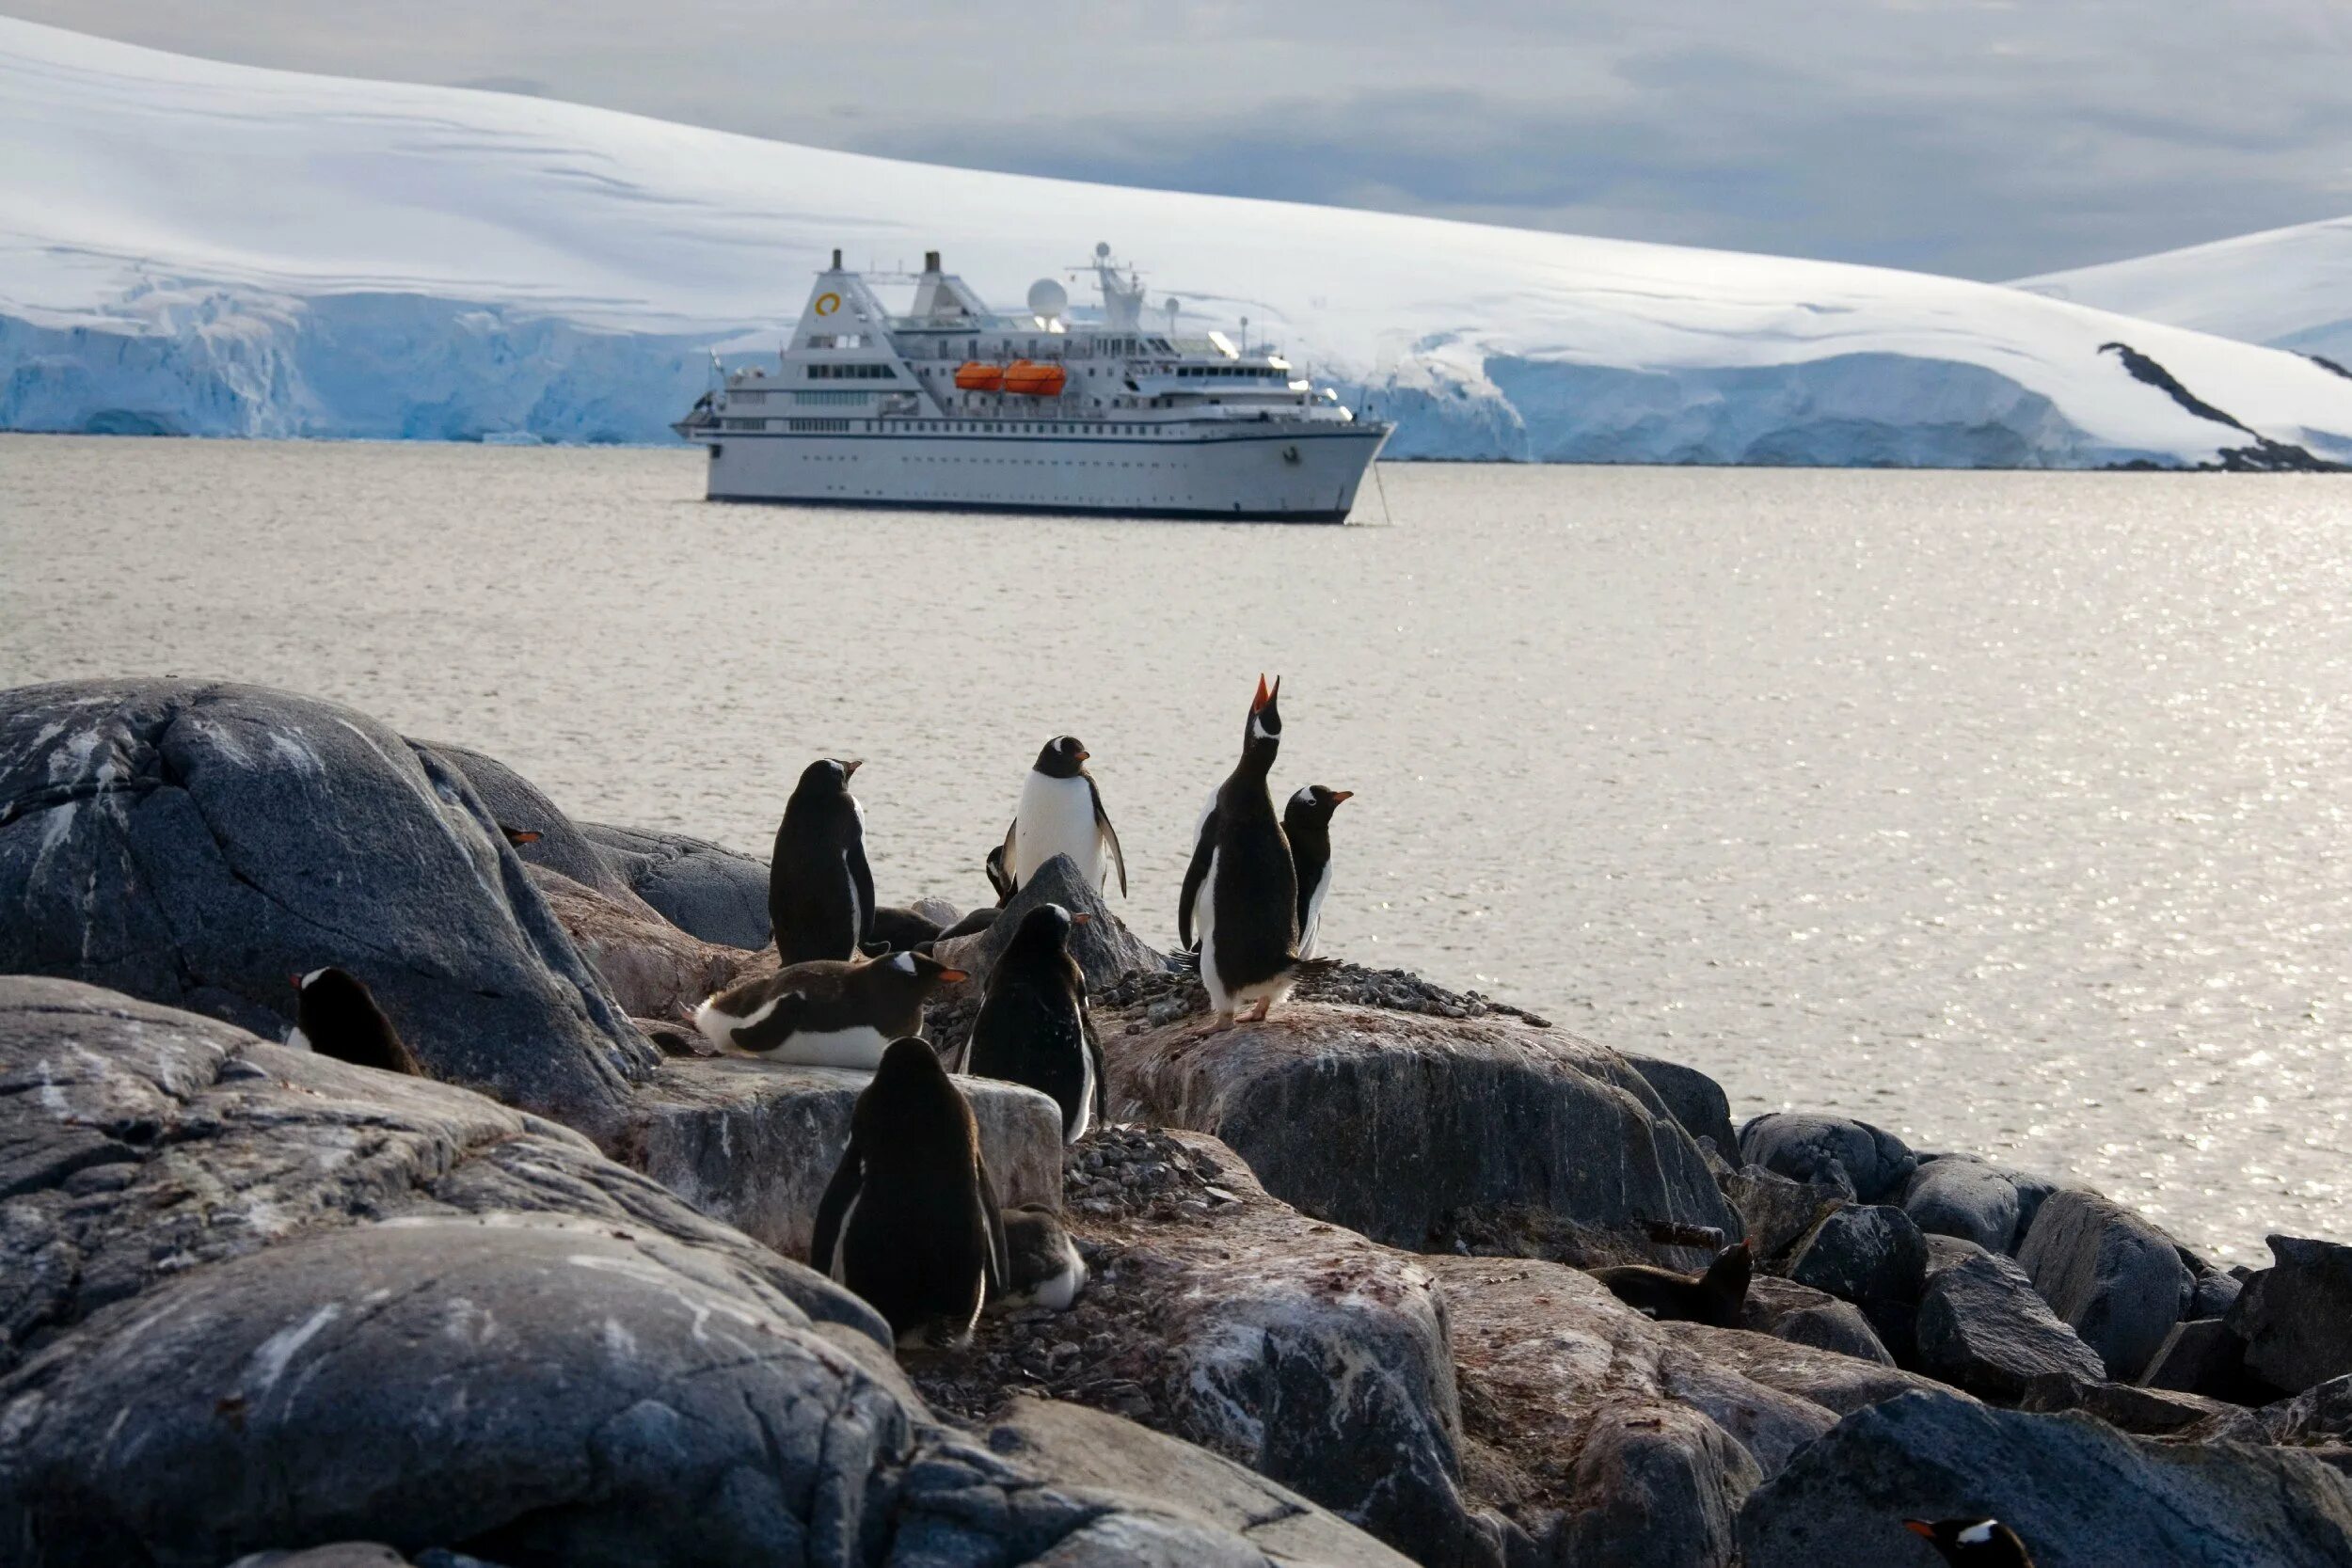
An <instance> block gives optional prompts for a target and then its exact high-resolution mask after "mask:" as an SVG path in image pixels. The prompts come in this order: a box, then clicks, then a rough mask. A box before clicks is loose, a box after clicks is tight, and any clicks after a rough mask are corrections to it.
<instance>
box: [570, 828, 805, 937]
mask: <svg viewBox="0 0 2352 1568" xmlns="http://www.w3.org/2000/svg"><path fill="white" fill-rule="evenodd" d="M777 810H778V812H779V813H781V812H782V810H783V807H782V806H781V805H779V806H778V807H777ZM580 836H581V837H583V838H585V839H586V840H587V841H588V842H589V843H590V844H591V845H593V846H594V847H596V851H597V853H598V854H600V855H602V856H603V857H604V862H605V863H606V864H607V865H609V866H611V867H612V870H613V872H614V873H615V874H616V875H618V876H619V877H620V879H622V880H623V881H624V882H627V883H628V887H629V889H630V891H631V892H633V893H635V894H636V895H637V896H639V897H640V898H643V899H644V901H645V902H646V903H648V904H650V905H652V906H653V907H654V908H655V909H657V910H659V911H661V914H662V916H663V918H665V919H667V920H668V921H669V922H670V924H672V925H673V926H675V927H679V928H680V929H681V930H686V931H691V932H692V933H693V934H694V935H696V936H698V937H700V938H702V939H703V941H705V942H718V943H720V944H721V945H722V946H726V947H742V948H748V949H750V950H752V951H754V952H756V951H758V950H759V949H760V948H762V947H765V946H767V945H768V944H769V943H770V942H772V941H773V940H774V933H773V932H771V931H770V930H769V928H768V863H767V862H766V861H764V860H758V859H755V858H754V857H753V856H750V855H743V854H738V853H737V852H736V851H735V850H733V849H726V848H722V847H720V846H718V845H716V844H712V843H709V842H708V841H707V840H704V839H699V838H689V837H687V836H686V835H685V834H683V833H663V832H645V831H644V830H642V829H637V828H615V827H610V826H608V825H606V824H604V823H601V822H582V823H581V824H580ZM574 880H579V879H577V878H575V879H574Z"/></svg>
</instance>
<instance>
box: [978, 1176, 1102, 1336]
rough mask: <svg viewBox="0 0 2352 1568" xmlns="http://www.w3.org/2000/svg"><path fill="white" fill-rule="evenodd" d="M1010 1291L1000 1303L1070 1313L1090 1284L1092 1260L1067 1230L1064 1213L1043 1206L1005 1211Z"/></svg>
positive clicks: (1007, 1281)
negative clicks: (1088, 1282) (1085, 1255)
mask: <svg viewBox="0 0 2352 1568" xmlns="http://www.w3.org/2000/svg"><path fill="white" fill-rule="evenodd" d="M1005 1272H1006V1275H1007V1277H1006V1282H1005V1294H1004V1295H1003V1296H1002V1297H1000V1298H999V1299H998V1300H997V1301H996V1302H995V1303H994V1305H996V1306H999V1307H1048V1308H1050V1309H1052V1310H1053V1311H1056V1312H1066V1311H1068V1310H1069V1309H1070V1306H1071V1304H1072V1303H1073V1302H1074V1301H1076V1300H1077V1299H1078V1293H1079V1292H1080V1291H1084V1290H1085V1289H1086V1286H1087V1262H1086V1259H1084V1258H1082V1257H1080V1256H1079V1255H1078V1244H1077V1243H1075V1242H1073V1241H1072V1240H1071V1239H1070V1232H1069V1231H1068V1230H1067V1229H1065V1228H1063V1226H1062V1223H1061V1216H1060V1215H1058V1214H1057V1213H1055V1212H1053V1211H1052V1210H1051V1209H1048V1208H1046V1207H1045V1206H1044V1205H1042V1204H1038V1203H1025V1204H1022V1205H1021V1206H1020V1207H1019V1208H1016V1209H1008V1210H1006V1211H1005Z"/></svg>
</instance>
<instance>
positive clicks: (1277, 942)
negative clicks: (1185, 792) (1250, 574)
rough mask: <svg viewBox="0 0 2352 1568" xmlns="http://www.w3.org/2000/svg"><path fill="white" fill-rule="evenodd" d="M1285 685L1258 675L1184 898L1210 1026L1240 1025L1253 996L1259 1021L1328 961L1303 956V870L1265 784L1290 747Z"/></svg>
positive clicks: (1197, 847)
mask: <svg viewBox="0 0 2352 1568" xmlns="http://www.w3.org/2000/svg"><path fill="white" fill-rule="evenodd" d="M1281 693H1282V683H1281V682H1280V681H1279V679H1278V680H1277V681H1276V682H1275V683H1274V686H1273V688H1272V689H1268V688H1267V686H1266V683H1265V677H1264V676H1263V675H1260V676H1259V677H1258V694H1257V697H1256V698H1255V699H1254V700H1253V701H1252V702H1251V703H1250V705H1249V722H1248V727H1247V728H1246V729H1245V730H1244V731H1243V732H1242V747H1241V761H1240V762H1238V763H1236V764H1234V766H1233V770H1232V773H1230V774H1228V775H1227V776H1226V779H1225V782H1224V783H1223V784H1219V785H1218V786H1217V791H1216V803H1215V805H1214V806H1213V807H1212V808H1211V813H1210V819H1209V820H1208V821H1207V822H1206V823H1205V825H1204V827H1203V830H1202V832H1201V834H1200V842H1199V843H1197V844H1196V845H1194V847H1193V852H1192V865H1191V867H1190V868H1189V869H1188V870H1186V871H1185V873H1184V891H1183V892H1182V893H1181V894H1179V895H1178V897H1177V909H1178V911H1180V915H1181V911H1185V910H1187V909H1189V910H1190V911H1193V912H1194V913H1195V914H1196V915H1197V916H1198V917H1199V922H1200V983H1201V985H1202V986H1204V987H1205V988H1207V990H1208V993H1209V1005H1210V1006H1211V1008H1212V1009H1213V1010H1214V1011H1215V1013H1216V1018H1215V1019H1214V1020H1213V1021H1212V1022H1211V1023H1210V1028H1211V1029H1212V1030H1216V1029H1230V1028H1232V1024H1233V1016H1234V1014H1235V1012H1237V1011H1238V1010H1239V1009H1240V1007H1241V1006H1242V1005H1243V1004H1245V1003H1251V1004H1255V1007H1256V1010H1255V1011H1254V1012H1252V1013H1251V1014H1250V1019H1251V1022H1257V1021H1258V1020H1261V1019H1263V1018H1264V1017H1265V1016H1266V1011H1267V1009H1268V1008H1270V1007H1272V1006H1274V1004H1275V1003H1277V1002H1279V1001H1280V1000H1281V999H1282V998H1283V997H1285V996H1287V995H1289V994H1290V990H1291V987H1293V986H1294V985H1295V984H1297V982H1298V980H1299V977H1300V976H1301V974H1305V973H1306V972H1307V971H1308V970H1309V969H1311V968H1327V967H1329V966H1328V963H1327V960H1323V959H1302V958H1299V956H1298V873H1297V870H1296V868H1295V866H1294V865H1293V864H1292V863H1291V847H1290V841H1289V840H1288V839H1286V838H1284V837H1283V836H1282V824H1281V822H1280V820H1279V818H1277V817H1276V816H1275V815H1274V798H1273V797H1272V796H1271V795H1270V794H1268V793H1267V791H1266V774H1267V773H1268V772H1269V771H1271V770H1272V768H1273V767H1274V757H1275V753H1276V752H1279V750H1280V749H1281V745H1282V716H1281V710H1280V709H1279V706H1278V705H1277V704H1278V701H1279V698H1280V696H1281Z"/></svg>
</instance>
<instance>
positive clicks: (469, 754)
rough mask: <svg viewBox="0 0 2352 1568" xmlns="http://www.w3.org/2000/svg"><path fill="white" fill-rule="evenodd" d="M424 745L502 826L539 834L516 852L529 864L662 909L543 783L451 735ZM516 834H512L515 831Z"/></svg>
mask: <svg viewBox="0 0 2352 1568" xmlns="http://www.w3.org/2000/svg"><path fill="white" fill-rule="evenodd" d="M410 744H411V745H413V746H416V747H418V748H419V749H421V750H424V751H430V752H434V753H436V754H437V755H438V756H440V757H441V758H442V759H443V760H445V761H446V762H448V763H449V764H450V766H451V767H452V768H455V769H456V770H457V771H458V772H460V773H463V774H464V775H465V776H466V782H467V783H468V784H471V785H473V790H474V793H475V794H476V795H479V796H480V797H482V803H483V804H484V805H485V806H487V807H489V808H490V815H491V816H492V817H494V818H496V819H497V821H498V824H499V826H500V827H501V828H502V829H510V830H513V831H514V832H520V833H536V834H537V835H538V836H537V837H536V838H534V839H532V841H531V842H530V843H527V844H517V845H516V846H515V853H516V854H517V855H519V856H520V857H521V858H522V860H523V863H525V864H527V865H540V866H545V867H547V868H548V870H549V871H552V872H555V873H556V874H557V875H559V876H562V877H564V878H567V879H570V880H572V881H575V882H578V883H579V884H580V886H582V887H585V888H589V889H592V890H594V891H595V892H596V893H599V894H602V895H604V896H605V897H607V898H609V899H611V900H612V902H614V903H615V904H618V905H620V906H621V907H622V908H623V909H625V910H627V911H628V912H629V913H631V914H634V915H637V916H640V917H648V916H656V915H657V914H658V911H656V910H655V909H654V907H653V906H652V905H650V904H648V903H646V902H645V901H644V899H642V898H640V897H639V896H638V895H637V893H636V891H635V890H634V889H633V888H631V887H630V886H629V882H628V878H627V877H625V876H623V875H622V874H621V872H620V870H619V868H618V867H616V866H615V865H614V864H613V863H612V860H611V859H610V858H609V857H608V856H607V855H606V854H605V853H604V851H603V850H602V849H600V848H599V847H597V846H596V843H595V842H594V841H593V840H591V839H590V838H589V837H588V835H587V834H586V833H584V832H581V831H580V825H579V824H578V823H576V822H574V821H573V820H572V819H571V818H570V817H569V816H565V815H564V811H563V808H562V807H560V806H558V805H557V804H556V803H555V802H554V801H553V800H548V798H547V796H546V795H545V794H544V793H542V792H541V790H540V789H539V786H538V785H536V784H532V782H531V781H530V780H529V779H526V778H524V777H523V776H522V775H521V774H520V773H517V772H516V771H515V770H514V769H513V768H509V767H507V766H506V764H504V763H502V762H501V761H499V760H498V758H496V757H493V756H485V754H483V753H482V752H477V751H475V750H473V749H472V748H471V747H469V746H456V745H453V744H451V743H450V742H448V741H446V740H419V741H411V742H410ZM510 836H511V835H510Z"/></svg>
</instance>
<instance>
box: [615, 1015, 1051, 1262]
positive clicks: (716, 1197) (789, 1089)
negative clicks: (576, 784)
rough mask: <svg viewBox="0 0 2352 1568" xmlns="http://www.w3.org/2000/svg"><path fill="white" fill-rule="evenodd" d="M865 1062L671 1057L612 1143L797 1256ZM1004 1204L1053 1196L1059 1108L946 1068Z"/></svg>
mask: <svg viewBox="0 0 2352 1568" xmlns="http://www.w3.org/2000/svg"><path fill="white" fill-rule="evenodd" d="M873 1076H874V1075H873V1074H872V1073H870V1072H861V1071H858V1070H856V1069H850V1068H824V1067H796V1066H790V1065H787V1064H784V1063H778V1062H766V1061H760V1060H757V1059H755V1058H753V1057H747V1056H718V1057H713V1058H709V1059H707V1060H672V1061H669V1062H665V1063H663V1064H662V1067H661V1070H660V1072H658V1073H656V1074H655V1075H654V1077H653V1079H652V1081H651V1082H650V1083H648V1084H646V1085H645V1086H644V1088H643V1089H642V1090H640V1091H639V1094H638V1097H637V1099H636V1101H635V1102H634V1105H633V1107H632V1110H633V1113H634V1115H635V1117H636V1119H635V1121H634V1123H633V1124H632V1125H631V1127H630V1129H629V1131H628V1134H627V1135H626V1136H625V1137H624V1138H623V1139H622V1140H621V1143H620V1146H619V1149H618V1152H619V1154H620V1157H621V1158H622V1159H624V1160H626V1161H627V1162H628V1164H632V1165H634V1166H636V1167H637V1168H638V1169H640V1170H642V1171H644V1173H645V1174H646V1175H648V1176H650V1177H652V1178H653V1179H654V1180H656V1181H659V1182H660V1183H661V1185H663V1186H664V1187H667V1188H668V1189H669V1190H670V1191H671V1192H673V1193H675V1194H676V1195H677V1196H679V1197H681V1198H684V1199H685V1200H686V1201H687V1202H688V1203H690V1204H691V1205H693V1207H694V1208H695V1209H696V1210H698V1211H699V1212H703V1213H706V1214H708V1215H709V1216H711V1217H712V1218H713V1219H716V1220H719V1221H721V1222H723V1223H724V1224H726V1225H731V1226H733V1227H736V1228H737V1229H738V1230H740V1231H742V1232H744V1233H745V1234H746V1235H748V1236H750V1237H752V1238H753V1239H754V1240H755V1241H759V1242H764V1243H767V1244H768V1245H770V1246H771V1247H774V1248H775V1249H776V1250H777V1251H778V1252H782V1253H786V1254H788V1255H790V1256H793V1257H803V1256H805V1255H806V1254H807V1252H808V1244H809V1240H810V1237H811V1236H812V1234H813V1233H814V1232H815V1230H816V1227H817V1203H818V1199H819V1198H821V1197H823V1196H824V1194H825V1183H826V1182H828V1181H830V1180H833V1172H834V1166H835V1165H836V1164H839V1163H840V1160H841V1151H842V1149H844V1148H847V1147H848V1146H849V1142H850V1112H851V1111H852V1110H853V1109H854V1108H855V1107H856V1104H857V1097H858V1096H859V1095H860V1094H862V1093H864V1092H865V1089H866V1085H868V1084H870V1083H872V1082H873ZM954 1082H955V1085H956V1086H957V1087H958V1088H960V1089H961V1090H962V1091H963V1097H964V1099H965V1100H967V1101H970V1102H971V1106H972V1115H973V1118H974V1119H975V1120H976V1121H977V1122H978V1123H979V1128H980V1149H981V1152H982V1154H983V1156H984V1157H985V1158H986V1159H987V1161H988V1169H989V1175H990V1176H991V1177H992V1178H993V1180H995V1183H996V1196H997V1199H998V1201H999V1202H1000V1203H1002V1204H1003V1205H1005V1206H1007V1207H1011V1206H1012V1205H1015V1204H1022V1203H1043V1204H1047V1205H1049V1206H1051V1205H1057V1204H1058V1203H1059V1202H1060V1201H1061V1184H1062V1183H1061V1164H1062V1141H1061V1111H1060V1109H1059V1108H1058V1107H1057V1106H1056V1105H1055V1103H1054V1101H1053V1100H1052V1099H1051V1098H1049V1097H1048V1096H1046V1095H1042V1094H1040V1093H1039V1092H1038V1091H1037V1090H1035V1089H1030V1088H1024V1087H1023V1086H1021V1085H1018V1084H1006V1083H1000V1082H999V1081H997V1080H996V1079H993V1078H964V1077H958V1078H956V1079H955V1080H954Z"/></svg>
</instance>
